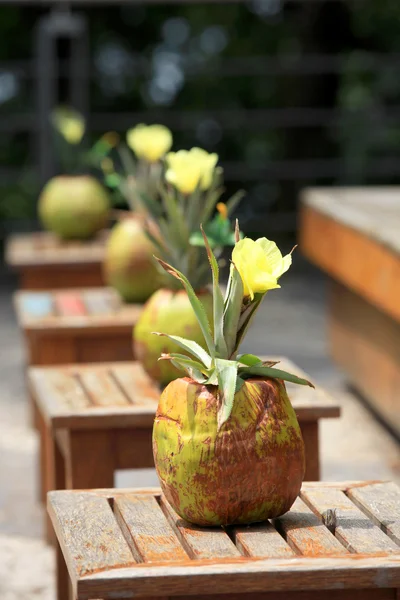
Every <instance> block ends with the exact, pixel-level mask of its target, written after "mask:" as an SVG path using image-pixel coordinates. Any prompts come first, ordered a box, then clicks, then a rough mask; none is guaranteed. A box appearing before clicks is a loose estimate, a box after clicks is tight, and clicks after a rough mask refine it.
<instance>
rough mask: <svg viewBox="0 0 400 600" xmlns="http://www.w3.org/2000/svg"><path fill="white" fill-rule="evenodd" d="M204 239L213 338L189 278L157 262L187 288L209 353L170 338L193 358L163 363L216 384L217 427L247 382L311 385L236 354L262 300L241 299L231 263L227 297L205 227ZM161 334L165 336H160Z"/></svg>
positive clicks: (271, 363)
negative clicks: (258, 379) (210, 284)
mask: <svg viewBox="0 0 400 600" xmlns="http://www.w3.org/2000/svg"><path fill="white" fill-rule="evenodd" d="M201 231H202V235H203V238H204V245H205V247H206V250H207V255H208V259H209V262H210V267H211V272H212V279H213V300H214V304H213V334H212V332H211V328H210V323H209V322H208V319H207V316H206V314H205V311H204V307H203V305H202V303H201V301H200V300H199V298H198V297H197V296H196V294H195V292H194V290H193V287H192V286H191V284H190V282H189V280H188V279H187V278H186V277H185V276H184V275H183V274H182V273H181V272H179V271H178V270H177V269H175V268H174V267H172V266H171V265H169V264H167V263H165V262H164V261H162V260H160V259H157V260H158V262H159V263H160V265H161V266H162V267H163V268H164V269H165V270H166V271H167V272H168V273H169V274H170V275H172V276H173V277H175V278H176V279H177V280H178V281H180V283H181V284H182V285H183V287H184V288H185V290H186V292H187V294H188V298H189V300H190V303H191V305H192V308H193V310H194V312H195V315H196V317H197V320H198V322H199V325H200V327H201V330H202V332H203V335H204V339H205V341H206V345H207V348H208V353H207V352H206V351H205V350H203V349H202V348H201V347H200V346H199V345H198V344H195V343H194V342H192V341H190V340H185V339H183V338H178V337H176V336H167V337H169V338H170V339H171V340H173V341H174V342H176V343H177V344H178V345H179V346H180V347H181V348H182V349H183V350H184V351H185V352H187V353H188V354H189V355H190V356H191V357H192V358H189V357H187V356H185V355H182V354H164V355H163V356H162V357H161V360H171V361H172V363H173V364H174V365H175V366H177V367H178V368H181V369H183V370H184V371H186V372H187V373H188V374H189V376H190V377H191V378H192V379H194V380H195V381H197V382H198V383H201V384H204V385H218V388H219V398H220V407H219V411H218V428H220V427H222V425H223V424H224V423H225V422H226V421H227V420H228V419H229V417H230V415H231V412H232V406H233V402H234V399H235V394H236V392H237V391H238V390H239V389H240V387H241V385H243V382H244V381H245V380H246V379H248V378H250V377H269V378H276V379H282V380H284V381H290V382H292V383H297V384H299V385H309V386H311V387H313V385H312V383H310V382H309V381H307V380H306V379H303V378H301V377H297V375H293V374H291V373H287V372H286V371H282V370H281V369H276V368H274V367H275V365H276V364H277V363H276V361H267V362H263V360H262V359H261V358H259V357H258V356H255V355H254V354H241V355H238V356H237V349H238V346H239V344H240V342H241V340H242V339H243V337H244V335H245V333H246V331H247V329H248V327H249V324H250V322H251V320H252V318H253V317H254V315H255V313H256V311H257V309H258V307H259V306H260V303H261V301H262V299H263V295H262V294H256V295H255V296H254V298H253V300H250V299H248V298H246V299H244V298H243V283H242V280H241V277H240V275H239V272H238V271H237V269H236V268H235V265H234V264H232V266H231V272H230V276H229V281H228V287H227V292H226V295H225V299H224V298H223V296H222V292H221V290H220V287H219V269H218V264H217V261H216V258H215V256H214V254H213V252H212V250H211V247H210V244H209V240H208V239H207V236H206V235H205V233H204V231H203V229H202V230H201ZM239 239H240V236H239V227H238V226H237V227H236V240H237V241H239ZM158 335H162V334H158Z"/></svg>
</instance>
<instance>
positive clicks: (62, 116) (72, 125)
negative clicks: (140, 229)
mask: <svg viewBox="0 0 400 600" xmlns="http://www.w3.org/2000/svg"><path fill="white" fill-rule="evenodd" d="M52 123H53V126H54V129H55V132H56V135H57V141H58V155H59V158H60V160H61V162H62V166H63V169H64V171H65V173H64V174H62V175H57V176H56V177H53V178H52V179H50V181H48V182H47V184H46V185H45V186H44V188H43V190H42V192H41V194H40V196H39V202H38V213H39V218H40V220H41V222H42V224H43V226H44V227H45V229H48V230H49V231H52V232H54V233H55V234H56V235H57V236H58V237H60V238H62V239H82V240H83V239H88V238H91V237H92V236H94V235H95V234H96V233H97V232H98V231H100V230H101V229H103V228H104V227H105V226H106V225H107V223H108V220H109V216H110V197H109V194H108V192H107V190H106V189H105V188H104V187H103V186H102V184H101V183H100V182H99V181H98V180H97V179H96V178H95V177H93V176H92V175H90V174H88V173H84V174H81V172H82V169H83V170H85V169H87V170H88V168H89V163H90V159H89V156H90V153H88V152H87V151H85V150H84V149H83V148H81V146H80V144H81V141H82V138H83V136H84V133H85V120H84V118H83V117H82V115H80V114H79V113H78V112H77V111H75V110H73V109H71V108H58V109H57V110H55V111H54V113H53V114H52ZM104 143H105V142H104ZM77 173H78V174H77Z"/></svg>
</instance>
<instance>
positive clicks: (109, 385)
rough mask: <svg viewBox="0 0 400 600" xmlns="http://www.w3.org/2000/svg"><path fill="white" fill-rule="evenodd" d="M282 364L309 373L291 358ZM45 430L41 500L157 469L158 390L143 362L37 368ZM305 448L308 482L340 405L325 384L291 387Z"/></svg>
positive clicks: (34, 379) (32, 375)
mask: <svg viewBox="0 0 400 600" xmlns="http://www.w3.org/2000/svg"><path fill="white" fill-rule="evenodd" d="M280 366H282V369H287V370H288V371H291V372H294V373H297V374H298V375H301V376H303V377H308V375H306V374H305V373H304V372H303V371H301V370H300V369H299V368H298V367H296V366H295V365H293V363H291V362H290V361H288V360H287V359H282V360H281V363H280ZM28 380H29V385H30V393H31V398H32V402H33V405H34V410H35V412H36V418H37V421H38V423H39V432H40V454H41V461H40V462H41V485H40V489H41V497H42V499H43V500H44V498H45V496H46V493H47V492H48V491H49V490H52V489H77V488H82V487H84V488H92V487H93V488H94V487H112V486H113V484H114V472H115V471H116V470H117V469H137V468H147V467H154V462H153V454H152V445H151V436H152V430H153V421H154V414H155V411H156V408H157V403H158V399H159V396H160V390H159V388H158V386H157V384H155V383H154V382H152V381H151V380H150V378H149V377H148V376H147V375H146V374H145V372H144V371H143V369H142V367H141V366H140V365H139V363H129V364H128V363H110V364H98V365H69V366H64V367H62V368H55V367H51V368H50V367H46V368H31V369H29V372H28ZM287 389H288V393H289V396H290V398H291V401H292V404H293V406H294V408H295V410H296V413H297V417H298V419H299V422H300V426H301V430H302V433H303V438H304V443H305V448H306V462H307V470H306V477H305V478H306V479H307V480H315V479H319V476H320V458H319V440H318V422H319V419H321V418H327V417H338V416H339V415H340V408H339V406H338V405H337V404H335V403H334V402H333V400H332V399H331V398H330V397H329V396H328V395H327V394H326V393H325V392H324V391H323V390H322V389H321V388H317V389H316V390H310V388H306V387H302V386H298V385H294V384H290V383H289V384H287Z"/></svg>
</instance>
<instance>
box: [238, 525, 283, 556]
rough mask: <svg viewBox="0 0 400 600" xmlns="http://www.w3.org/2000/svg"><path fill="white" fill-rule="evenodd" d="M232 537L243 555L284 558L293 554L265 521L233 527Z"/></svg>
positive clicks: (273, 528)
mask: <svg viewBox="0 0 400 600" xmlns="http://www.w3.org/2000/svg"><path fill="white" fill-rule="evenodd" d="M231 534H232V538H233V540H234V542H235V545H236V546H237V548H238V549H239V551H240V553H241V554H243V556H252V557H256V558H262V557H268V558H284V557H289V556H294V552H293V550H292V549H291V548H290V546H289V545H288V544H287V543H286V542H285V540H284V539H283V537H282V536H281V535H280V534H279V533H278V532H277V530H276V529H275V527H273V525H272V524H271V523H270V522H269V521H267V522H265V523H260V524H256V525H251V526H245V527H233V528H232V531H231Z"/></svg>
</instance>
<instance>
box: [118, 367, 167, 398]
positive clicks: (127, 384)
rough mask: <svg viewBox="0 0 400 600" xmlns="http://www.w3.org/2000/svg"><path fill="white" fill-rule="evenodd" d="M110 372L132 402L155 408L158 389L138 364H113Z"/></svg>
mask: <svg viewBox="0 0 400 600" xmlns="http://www.w3.org/2000/svg"><path fill="white" fill-rule="evenodd" d="M112 374H113V376H114V378H115V380H116V381H117V383H118V385H119V386H120V387H121V388H122V390H123V391H124V393H125V394H126V395H127V396H128V398H129V399H130V401H131V402H132V404H138V405H141V404H143V405H151V406H152V407H154V408H156V403H158V400H159V398H160V389H159V387H158V385H157V384H156V383H155V382H153V381H152V380H151V379H150V377H149V376H148V375H147V374H146V373H145V371H144V370H143V367H142V366H141V365H140V364H138V363H130V364H127V365H121V364H115V365H114V366H113V368H112Z"/></svg>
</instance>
